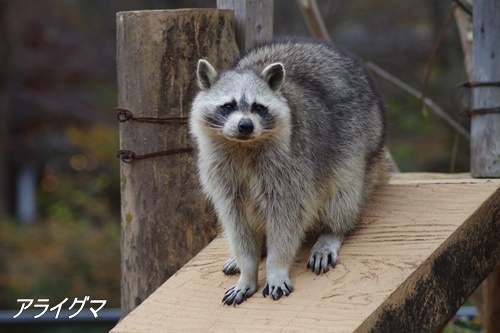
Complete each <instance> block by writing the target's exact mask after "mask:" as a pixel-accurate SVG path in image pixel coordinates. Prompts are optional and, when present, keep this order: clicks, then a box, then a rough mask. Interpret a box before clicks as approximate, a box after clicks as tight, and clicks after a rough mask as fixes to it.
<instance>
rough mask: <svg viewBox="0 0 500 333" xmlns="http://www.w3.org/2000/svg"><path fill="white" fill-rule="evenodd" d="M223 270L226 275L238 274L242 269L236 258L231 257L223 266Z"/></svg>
mask: <svg viewBox="0 0 500 333" xmlns="http://www.w3.org/2000/svg"><path fill="white" fill-rule="evenodd" d="M222 272H224V274H226V275H236V274H239V273H240V269H239V268H238V265H237V264H236V259H234V257H231V258H229V259H228V260H227V261H226V262H225V263H224V266H222Z"/></svg>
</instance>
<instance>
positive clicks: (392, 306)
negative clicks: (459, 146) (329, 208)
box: [112, 180, 500, 333]
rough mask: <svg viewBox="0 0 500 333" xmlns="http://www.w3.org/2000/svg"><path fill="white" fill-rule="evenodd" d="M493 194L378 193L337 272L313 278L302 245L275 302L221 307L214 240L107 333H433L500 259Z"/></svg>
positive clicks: (223, 253)
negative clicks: (287, 287)
mask: <svg viewBox="0 0 500 333" xmlns="http://www.w3.org/2000/svg"><path fill="white" fill-rule="evenodd" d="M499 187H500V183H498V182H479V183H472V182H469V181H468V180H466V181H464V182H462V183H450V184H432V183H430V184H420V183H414V184H389V185H387V186H384V187H381V188H379V189H378V192H377V194H376V196H375V198H374V199H373V200H372V202H371V203H370V204H369V205H368V207H367V209H366V211H365V214H364V216H363V218H362V221H361V223H360V226H359V229H358V230H357V231H356V232H355V233H354V234H353V235H351V236H350V237H348V238H347V239H346V241H345V243H344V245H343V247H342V248H341V250H340V254H339V263H338V265H337V267H336V268H335V269H333V270H331V271H330V272H328V273H327V274H324V275H320V276H316V275H314V274H313V273H312V272H311V271H309V270H307V269H306V267H305V266H306V260H307V256H308V252H309V249H310V244H309V243H308V244H306V245H305V246H304V248H303V249H302V251H301V252H300V253H299V255H298V256H297V258H296V260H295V261H294V265H293V267H292V269H291V275H290V276H291V279H292V280H293V281H294V284H295V291H294V292H293V293H292V294H291V295H290V296H289V297H283V298H281V299H280V300H278V301H272V300H271V299H269V298H263V297H262V295H260V293H257V294H255V295H254V296H252V297H251V298H250V299H248V300H247V301H245V302H244V303H243V304H242V305H240V306H238V307H236V308H233V307H225V306H222V304H221V299H222V295H223V293H224V292H225V290H226V289H227V288H228V287H230V286H231V285H233V284H234V283H235V281H236V280H237V277H236V276H224V275H223V273H222V272H221V266H222V264H223V263H224V261H225V260H226V258H227V256H228V252H227V246H226V241H225V239H224V238H222V237H219V238H217V239H215V240H214V241H213V242H212V243H210V245H209V246H207V247H206V248H205V249H204V250H203V251H202V252H201V253H200V254H199V255H198V256H196V257H195V258H194V259H193V260H191V261H190V262H189V263H188V264H187V265H185V266H184V267H183V268H182V269H181V270H179V271H178V272H177V273H176V274H174V275H173V276H172V277H171V278H170V279H169V280H168V281H167V282H166V283H165V284H163V285H162V286H161V287H160V288H159V289H158V290H157V291H156V292H155V293H153V294H152V295H151V296H150V297H149V298H148V299H147V300H146V301H145V302H144V303H143V304H142V305H141V306H139V307H138V308H137V309H136V310H135V311H133V312H132V313H131V314H130V315H129V316H127V317H126V318H124V320H123V321H121V322H120V323H119V324H118V325H117V326H116V327H115V328H114V329H113V330H112V332H113V333H126V332H162V331H165V330H167V328H168V331H169V332H276V331H280V332H326V331H328V332H354V331H356V332H368V331H373V332H432V331H433V329H436V328H437V326H439V323H442V322H443V321H444V320H446V319H447V318H448V317H449V316H450V315H451V314H452V313H453V311H454V310H455V308H456V307H458V305H459V304H460V302H462V301H463V300H464V299H465V298H466V296H467V295H468V293H470V292H472V290H474V288H475V287H476V286H477V285H478V284H479V283H480V282H481V281H482V280H483V279H484V278H485V277H486V276H487V274H488V273H489V272H491V271H492V270H493V267H491V266H492V265H493V264H492V263H493V262H494V261H496V262H498V260H499V258H500V248H499V247H500V239H499V233H498V228H500V226H499V223H500V221H499V220H500V219H499V216H500V188H499ZM464 251H465V253H464ZM455 253H456V254H458V256H455V255H454V254H455ZM264 266H265V265H264V262H263V263H262V265H261V268H260V271H259V285H260V286H261V288H262V286H263V284H264V279H265V267H264ZM463 280H467V282H466V283H464V282H463ZM457 283H459V284H460V285H457ZM417 287H418V288H417ZM454 288H456V291H455V289H454ZM420 309H421V310H420ZM417 314H418V315H419V316H420V317H418V318H416V319H415V315H417ZM390 325H392V326H390ZM398 325H400V326H398ZM401 325H406V326H404V328H401V327H402V326H401ZM394 327H396V328H395V329H392V328H394Z"/></svg>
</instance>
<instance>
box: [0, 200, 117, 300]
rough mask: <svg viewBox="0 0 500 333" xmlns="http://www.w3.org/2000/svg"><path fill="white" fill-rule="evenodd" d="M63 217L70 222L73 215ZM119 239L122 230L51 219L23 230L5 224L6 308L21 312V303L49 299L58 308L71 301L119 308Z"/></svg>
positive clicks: (0, 281)
mask: <svg viewBox="0 0 500 333" xmlns="http://www.w3.org/2000/svg"><path fill="white" fill-rule="evenodd" d="M61 207H63V206H61ZM61 212H64V213H63V214H62V215H63V216H65V214H66V213H67V210H65V208H64V207H63V208H62V209H61ZM59 213H60V212H59ZM119 239H120V230H119V226H118V225H117V224H111V223H108V224H106V225H104V226H99V227H96V226H93V225H91V224H90V223H81V222H71V221H68V220H66V221H64V220H55V219H50V220H48V221H46V222H44V223H38V224H34V225H30V226H21V225H19V224H17V223H13V222H6V221H3V222H2V223H0V265H1V267H2V270H0V290H3V291H4V293H3V298H2V299H0V308H4V309H5V308H7V309H15V308H18V306H19V304H17V299H18V298H34V299H38V298H48V299H50V301H51V304H52V303H54V305H55V304H57V303H58V302H60V301H62V300H63V299H64V298H66V297H68V298H69V299H73V298H75V297H77V298H80V299H81V298H82V297H84V296H90V297H91V299H105V300H107V304H106V307H119V299H120V295H119V294H120V259H119V258H120V249H119Z"/></svg>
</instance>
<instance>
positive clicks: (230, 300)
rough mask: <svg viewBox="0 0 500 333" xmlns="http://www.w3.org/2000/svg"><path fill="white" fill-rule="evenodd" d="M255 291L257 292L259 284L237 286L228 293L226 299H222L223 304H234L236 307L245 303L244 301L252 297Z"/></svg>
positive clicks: (225, 295)
mask: <svg viewBox="0 0 500 333" xmlns="http://www.w3.org/2000/svg"><path fill="white" fill-rule="evenodd" d="M255 291H257V284H243V285H240V284H236V285H234V286H232V287H231V288H229V289H228V290H227V291H226V293H225V294H224V297H223V298H222V304H223V305H231V304H234V306H236V305H238V304H241V303H243V301H244V300H246V299H247V298H248V297H250V296H252V295H253V294H254V293H255Z"/></svg>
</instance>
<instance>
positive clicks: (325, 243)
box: [307, 234, 342, 275]
mask: <svg viewBox="0 0 500 333" xmlns="http://www.w3.org/2000/svg"><path fill="white" fill-rule="evenodd" d="M341 244H342V239H341V238H340V237H337V236H334V235H332V234H325V235H321V236H320V237H319V238H318V240H317V241H316V244H314V246H313V248H312V249H311V254H310V256H309V260H308V261H307V268H310V269H311V270H312V271H313V272H314V273H316V275H319V274H320V273H326V272H328V271H329V270H330V268H329V267H328V265H332V267H333V268H335V266H336V265H337V252H338V250H339V249H340V245H341Z"/></svg>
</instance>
